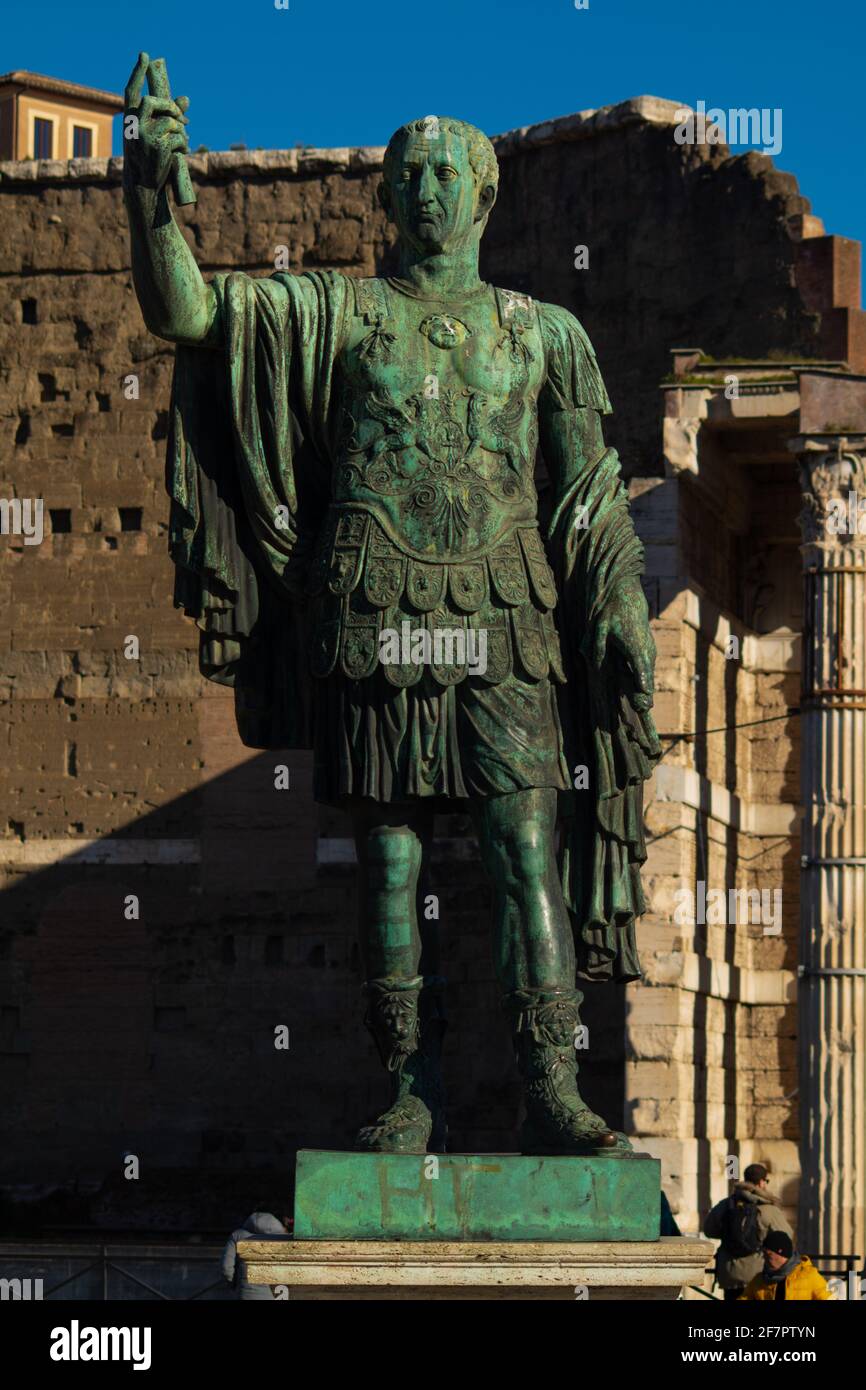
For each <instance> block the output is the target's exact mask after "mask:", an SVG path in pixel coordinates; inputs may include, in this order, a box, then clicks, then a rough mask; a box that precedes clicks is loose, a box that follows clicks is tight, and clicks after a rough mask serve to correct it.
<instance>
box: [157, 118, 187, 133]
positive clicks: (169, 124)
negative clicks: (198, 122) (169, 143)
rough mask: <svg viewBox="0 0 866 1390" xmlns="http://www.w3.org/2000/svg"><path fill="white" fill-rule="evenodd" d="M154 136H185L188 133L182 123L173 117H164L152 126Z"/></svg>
mask: <svg viewBox="0 0 866 1390" xmlns="http://www.w3.org/2000/svg"><path fill="white" fill-rule="evenodd" d="M151 130H152V131H153V134H154V135H157V136H162V135H185V134H186V131H185V130H184V128H183V126H182V125H181V123H180V121H177V120H175V118H174V117H173V116H162V117H160V119H159V120H158V121H154V122H153V125H152V126H151Z"/></svg>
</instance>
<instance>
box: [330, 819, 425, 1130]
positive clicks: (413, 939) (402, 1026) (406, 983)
mask: <svg viewBox="0 0 866 1390" xmlns="http://www.w3.org/2000/svg"><path fill="white" fill-rule="evenodd" d="M352 819H353V829H354V834H355V846H356V850H357V855H358V889H359V893H358V898H359V901H358V920H359V939H360V948H361V956H362V959H363V962H364V970H365V976H366V986H365V993H366V998H367V1010H366V1014H365V1018H364V1022H365V1023H366V1025H367V1027H368V1028H369V1030H370V1032H371V1033H372V1035H373V1037H374V1039H375V1042H376V1046H377V1048H378V1051H379V1056H380V1057H381V1059H382V1062H383V1064H384V1065H385V1067H386V1068H387V1070H388V1072H389V1073H390V1076H391V1081H392V1096H391V1104H390V1106H389V1107H388V1109H387V1110H386V1111H385V1112H384V1114H382V1115H380V1116H379V1118H378V1119H377V1120H376V1121H375V1122H374V1123H373V1124H372V1125H367V1126H365V1127H364V1128H363V1129H362V1130H361V1131H360V1133H359V1135H358V1138H357V1144H358V1147H359V1148H362V1149H371V1150H374V1151H376V1152H385V1153H425V1152H426V1151H427V1150H428V1148H429V1149H430V1150H431V1151H434V1152H440V1151H442V1150H443V1149H444V1146H445V1124H444V1110H443V1095H442V1086H441V1081H440V1074H439V1056H440V1052H441V1042H442V1033H443V1031H444V1027H445V1022H444V1012H443V1007H442V988H441V987H442V981H441V979H440V977H439V961H438V923H437V922H436V921H435V920H431V921H428V920H427V918H426V916H425V915H424V891H425V876H426V872H425V871H426V868H427V864H428V861H429V852H430V845H431V842H432V838H433V815H432V812H430V811H428V810H427V809H426V808H424V807H420V808H418V809H415V808H414V807H413V808H411V809H408V808H407V807H405V806H404V807H387V806H384V807H383V806H379V805H377V804H375V803H368V804H365V805H364V806H363V807H360V808H358V809H356V810H355V811H354V812H353V817H352Z"/></svg>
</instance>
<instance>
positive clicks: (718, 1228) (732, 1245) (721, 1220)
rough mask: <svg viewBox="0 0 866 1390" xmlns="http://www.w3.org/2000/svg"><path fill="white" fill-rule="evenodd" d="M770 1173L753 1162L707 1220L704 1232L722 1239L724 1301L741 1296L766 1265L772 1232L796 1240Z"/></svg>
mask: <svg viewBox="0 0 866 1390" xmlns="http://www.w3.org/2000/svg"><path fill="white" fill-rule="evenodd" d="M769 1188H770V1182H769V1173H768V1171H767V1169H766V1168H765V1167H764V1165H763V1164H762V1163H750V1164H749V1166H748V1168H747V1169H746V1171H745V1173H744V1174H743V1179H742V1181H741V1182H738V1183H737V1184H736V1186H735V1187H734V1190H733V1192H732V1193H731V1195H730V1197H725V1198H724V1200H723V1201H721V1202H717V1203H716V1205H715V1206H714V1207H713V1209H712V1211H711V1212H710V1213H709V1215H708V1216H707V1219H706V1221H705V1222H704V1235H705V1236H709V1237H710V1239H711V1240H718V1241H721V1244H720V1245H719V1248H718V1249H717V1251H716V1282H717V1283H718V1285H719V1287H720V1288H722V1289H724V1291H725V1300H726V1301H730V1300H733V1299H737V1298H740V1296H741V1295H742V1294H743V1293H744V1291H745V1288H746V1285H747V1284H748V1283H749V1281H750V1279H753V1278H754V1276H755V1275H756V1274H760V1272H761V1270H762V1269H763V1267H764V1254H763V1245H764V1241H765V1240H766V1238H767V1236H768V1235H769V1234H770V1233H771V1232H777V1231H781V1232H783V1233H784V1234H785V1235H786V1236H789V1237H790V1238H791V1239H793V1235H794V1232H793V1231H792V1230H791V1227H790V1226H789V1224H788V1222H787V1221H786V1219H785V1217H784V1215H783V1214H782V1211H781V1208H780V1204H779V1199H778V1197H774V1196H773V1194H772V1193H771V1192H770V1190H769Z"/></svg>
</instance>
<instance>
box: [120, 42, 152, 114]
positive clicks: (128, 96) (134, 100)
mask: <svg viewBox="0 0 866 1390" xmlns="http://www.w3.org/2000/svg"><path fill="white" fill-rule="evenodd" d="M149 63H150V58H149V57H148V55H147V54H146V53H139V55H138V61H137V62H136V64H135V67H134V68H133V69H132V72H131V73H130V74H129V81H128V82H127V84H126V88H125V90H124V93H123V100H124V103H125V105H126V109H127V110H129V109H130V108H131V107H133V106H137V105H138V102H139V98H140V97H141V89H142V87H143V86H144V79H145V77H146V75H147V69H148V64H149Z"/></svg>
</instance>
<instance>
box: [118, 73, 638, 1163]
mask: <svg viewBox="0 0 866 1390" xmlns="http://www.w3.org/2000/svg"><path fill="white" fill-rule="evenodd" d="M154 66H155V65H154ZM147 70H148V58H147V55H146V54H142V55H141V56H140V58H139V61H138V63H137V64H136V67H135V69H134V70H133V73H132V76H131V78H130V81H129V85H128V87H127V93H126V107H127V132H126V133H127V135H128V136H129V135H131V136H132V138H127V140H126V142H125V151H126V157H125V161H124V188H125V199H126V206H127V211H128V216H129V224H130V230H131V238H132V266H133V274H134V280H135V287H136V291H137V294H138V298H139V301H140V304H141V309H142V313H143V315H144V318H145V321H146V323H147V325H148V327H149V329H150V330H151V332H153V333H155V334H157V335H158V336H159V337H161V338H165V339H167V340H168V341H170V342H173V343H176V344H177V355H176V365H175V374H174V386H173V396H172V424H171V432H170V439H169V450H168V485H169V491H170V494H171V499H172V509H171V523H170V547H171V554H172V557H173V559H174V562H175V565H176V574H177V581H176V591H175V601H176V603H177V604H178V605H181V606H183V608H184V609H185V611H186V612H187V614H189V615H190V616H192V617H193V618H195V620H196V622H197V623H198V626H199V628H200V632H201V636H200V642H201V666H202V670H203V672H204V673H205V674H206V675H207V676H209V677H210V678H211V679H212V680H215V681H219V682H222V683H223V684H226V685H230V686H232V687H233V688H234V691H235V700H236V710H237V719H238V727H239V731H240V734H241V737H242V738H243V740H244V742H245V743H247V744H248V745H249V746H251V747H255V748H303V747H312V748H313V749H314V750H315V756H314V765H315V774H314V775H315V795H316V797H317V799H319V800H320V801H323V802H326V803H331V804H334V805H338V806H341V807H344V808H345V809H346V810H347V811H348V812H349V813H350V814H351V817H352V821H353V827H354V835H355V842H356V846H357V857H358V865H359V879H360V895H359V897H360V914H359V915H360V937H361V950H362V957H363V961H364V966H365V971H366V978H367V984H366V1001H367V1012H366V1018H365V1022H366V1024H367V1026H368V1028H369V1029H370V1031H371V1032H372V1034H373V1037H374V1039H375V1041H376V1044H377V1047H378V1050H379V1053H380V1055H381V1058H382V1061H383V1063H384V1065H385V1067H386V1068H387V1070H388V1072H389V1074H390V1079H391V1084H392V1095H391V1102H390V1105H389V1108H388V1109H387V1110H386V1111H385V1112H384V1114H382V1115H380V1116H379V1117H378V1119H376V1120H375V1121H374V1122H373V1123H372V1124H371V1125H369V1126H368V1127H366V1128H364V1129H363V1130H362V1131H361V1133H360V1134H359V1136H358V1140H357V1143H358V1146H359V1147H360V1148H363V1149H368V1150H373V1151H379V1152H404V1153H423V1152H424V1151H425V1150H428V1149H429V1150H430V1151H442V1150H443V1149H444V1147H445V1136H446V1130H445V1121H444V1113H443V1091H442V1085H441V1081H440V1076H439V1062H440V1051H441V1041H442V1033H443V1029H444V1026H445V1022H444V1005H443V1000H442V985H443V980H442V978H441V976H440V973H439V965H438V957H437V943H436V939H435V924H432V923H428V922H426V920H425V915H424V912H423V903H424V900H425V882H424V875H425V869H426V865H427V861H428V859H429V852H430V847H431V842H432V831H433V816H434V813H435V812H436V811H454V810H464V809H468V810H469V811H471V814H472V816H473V819H474V823H475V826H476V828H477V833H478V838H479V842H480V847H481V856H482V859H483V862H484V864H485V865H486V868H487V870H488V871H489V874H490V876H491V880H492V884H493V899H494V917H495V933H494V942H495V947H494V949H495V956H496V968H497V971H498V975H499V979H500V982H501V986H502V990H503V993H504V1004H505V1008H506V1011H507V1013H508V1016H509V1019H510V1023H511V1027H512V1030H513V1037H514V1045H515V1052H516V1057H517V1063H518V1067H519V1069H520V1074H521V1077H522V1079H523V1082H524V1092H525V1106H526V1119H525V1123H524V1125H523V1129H522V1132H521V1148H522V1151H523V1152H524V1153H528V1154H570V1153H584V1154H587V1153H588V1154H593V1153H610V1154H616V1153H621V1152H622V1151H623V1150H628V1148H629V1144H628V1141H627V1140H626V1139H625V1137H624V1136H623V1135H621V1134H619V1133H617V1132H615V1131H613V1130H612V1129H611V1128H610V1127H609V1126H608V1124H607V1123H606V1122H605V1120H604V1119H602V1118H601V1117H600V1116H599V1115H597V1114H594V1113H593V1112H592V1111H591V1110H590V1109H589V1107H588V1106H587V1105H586V1104H585V1102H584V1101H583V1099H582V1098H581V1095H580V1092H579V1090H578V1085H577V1061H576V1052H575V1046H574V1040H575V1035H576V1030H577V1027H578V1023H579V1014H578V1009H579V1005H580V1003H581V1000H582V995H581V994H580V992H579V991H578V990H577V989H576V988H575V981H576V977H577V978H578V979H590V980H610V981H626V980H633V979H636V978H637V977H638V976H639V973H640V967H639V962H638V957H637V951H636V947H635V935H634V923H635V917H636V916H637V915H638V914H639V913H640V912H641V911H642V909H643V899H642V895H641V887H640V876H639V875H640V864H641V863H642V862H643V860H644V858H645V849H644V840H643V830H642V792H643V787H642V784H643V781H644V780H645V779H646V778H647V777H648V776H649V775H650V773H651V770H652V766H653V764H654V762H655V760H656V758H657V757H658V752H659V749H658V741H657V736H656V733H655V729H654V726H653V722H652V718H651V715H650V714H649V709H650V707H651V705H652V691H653V662H654V645H653V640H652V637H651V635H650V630H649V623H648V610H647V604H646V601H645V598H644V595H643V591H642V587H641V582H640V576H641V570H642V559H643V553H642V548H641V545H640V543H639V542H638V540H637V538H636V536H635V533H634V529H633V526H632V523H631V519H630V516H629V511H628V505H627V497H626V492H625V489H624V487H623V485H622V483H621V481H620V476H619V463H618V460H617V456H616V454H615V452H614V451H613V450H612V449H609V448H606V447H605V444H604V440H603V437H602V429H601V417H602V415H604V414H606V413H609V411H610V404H609V401H608V397H607V393H606V391H605V388H604V384H603V382H602V379H601V375H600V373H599V370H598V366H597V364H596V359H595V355H594V353H593V350H592V347H591V345H590V342H589V340H588V338H587V336H586V334H585V333H584V331H583V329H582V328H581V326H580V324H579V323H578V322H577V320H576V319H575V318H574V317H573V316H572V315H571V314H570V313H568V312H567V311H566V310H565V309H561V308H559V307H557V306H556V305H550V304H540V303H537V302H535V301H534V300H532V299H531V298H529V297H528V296H526V295H523V294H518V293H514V292H510V291H508V290H504V289H498V288H495V287H493V286H491V285H488V284H485V283H483V282H482V280H481V279H480V278H479V274H478V251H479V243H480V240H481V236H482V233H483V231H484V228H485V226H486V223H487V219H488V216H489V214H490V212H491V210H492V208H493V205H494V202H495V199H496V190H497V182H498V166H497V161H496V156H495V153H494V150H493V147H492V145H491V144H490V141H489V140H488V139H487V137H486V136H485V135H484V134H482V132H481V131H480V130H477V129H476V128H475V127H474V126H470V125H467V124H466V123H465V122H463V121H458V120H453V119H451V118H446V117H427V118H425V119H424V120H420V121H413V122H411V123H410V124H409V125H405V126H402V127H401V128H400V129H399V130H398V131H397V132H396V133H395V135H394V136H393V137H392V139H391V141H390V143H389V145H388V148H387V151H386V154H385V161H384V170H383V179H382V183H381V185H380V189H379V194H380V199H381V203H382V207H383V208H384V210H385V212H386V214H387V216H388V217H389V219H390V220H391V221H392V222H393V223H394V224H395V226H396V229H397V234H398V249H399V255H400V263H399V273H398V274H397V275H395V276H392V277H388V278H384V279H378V278H376V279H366V278H364V279H362V278H353V277H351V276H347V275H342V274H338V273H335V272H309V273H306V274H302V275H291V274H283V273H277V274H274V275H271V276H270V277H267V278H265V277H262V278H258V277H256V278H253V277H251V276H249V275H245V274H237V273H233V274H218V275H215V276H214V278H213V279H212V280H211V282H210V283H209V284H206V283H205V281H204V280H203V279H202V276H201V274H200V272H199V270H198V267H197V265H196V262H195V260H194V258H193V255H192V253H191V251H190V250H189V248H188V246H187V243H186V241H185V240H184V237H183V236H182V234H181V232H180V231H179V229H178V228H177V226H176V224H175V222H174V220H173V217H172V214H171V210H170V206H169V201H168V197H167V193H166V184H167V181H168V180H169V178H170V177H173V178H174V182H175V189H176V190H177V189H178V187H179V186H181V181H180V180H179V177H178V172H179V169H180V171H181V172H182V173H183V174H186V173H187V171H186V167H185V165H184V163H183V155H184V153H185V152H186V150H187V137H186V133H185V128H186V124H187V117H186V115H185V112H186V110H187V106H188V103H187V101H186V99H185V98H183V97H181V98H179V99H178V100H177V101H176V102H175V101H172V100H171V98H170V97H169V96H168V84H167V80H165V79H164V68H163V69H162V77H161V79H160V80H159V81H158V82H157V81H154V79H153V76H152V75H151V78H150V95H146V94H144V81H145V76H146V74H147ZM130 116H134V117H135V120H133V121H129V120H128V117H130ZM183 186H185V187H189V184H188V177H187V180H186V183H185V185H183ZM176 196H177V195H176ZM193 196H194V195H193V194H192V192H191V190H190V193H189V196H187V197H186V198H184V199H183V201H190V199H191V198H192V197H193ZM539 446H540V449H541V454H542V456H543V459H544V463H545V466H546V469H547V473H548V476H549V479H550V507H549V509H548V511H549V514H548V515H546V517H545V522H544V529H543V530H542V529H541V522H540V519H539V514H538V496H537V493H536V487H535V461H536V452H537V449H538V447H539ZM558 823H559V839H558V841H557V825H558Z"/></svg>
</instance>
